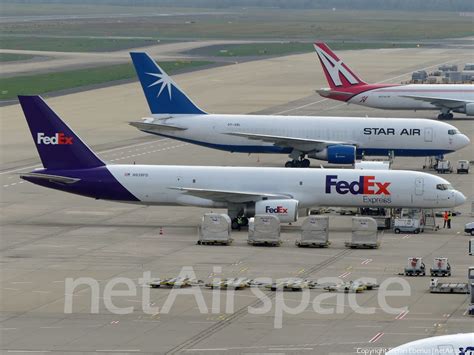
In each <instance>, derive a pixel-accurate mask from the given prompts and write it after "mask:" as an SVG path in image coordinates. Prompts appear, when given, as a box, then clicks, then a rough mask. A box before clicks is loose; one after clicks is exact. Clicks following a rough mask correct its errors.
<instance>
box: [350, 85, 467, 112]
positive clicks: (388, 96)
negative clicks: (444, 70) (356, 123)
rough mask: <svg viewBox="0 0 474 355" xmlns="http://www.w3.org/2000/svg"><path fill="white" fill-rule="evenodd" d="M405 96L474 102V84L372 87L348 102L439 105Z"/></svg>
mask: <svg viewBox="0 0 474 355" xmlns="http://www.w3.org/2000/svg"><path fill="white" fill-rule="evenodd" d="M407 96H419V97H430V98H437V99H439V100H449V99H452V100H456V101H459V102H460V106H462V104H461V102H462V101H465V102H474V85H469V84H455V85H454V84H408V85H400V86H398V85H397V86H388V87H382V88H379V89H372V90H368V91H364V92H361V93H360V94H357V95H355V96H353V97H352V98H351V99H350V100H348V101H347V102H348V103H351V104H357V105H362V106H367V107H375V108H381V109H393V110H439V109H440V106H439V105H435V104H432V103H430V102H429V101H422V100H418V99H414V98H411V97H407Z"/></svg>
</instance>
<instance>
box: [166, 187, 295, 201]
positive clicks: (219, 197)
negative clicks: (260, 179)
mask: <svg viewBox="0 0 474 355" xmlns="http://www.w3.org/2000/svg"><path fill="white" fill-rule="evenodd" d="M169 189H172V190H178V191H184V192H186V193H187V194H189V195H192V196H196V197H201V198H205V199H209V200H213V201H218V202H233V203H242V202H252V201H258V200H261V199H262V198H263V197H267V198H272V199H275V198H279V199H291V198H293V196H291V195H290V194H271V193H267V192H248V191H231V190H214V189H197V188H193V187H169Z"/></svg>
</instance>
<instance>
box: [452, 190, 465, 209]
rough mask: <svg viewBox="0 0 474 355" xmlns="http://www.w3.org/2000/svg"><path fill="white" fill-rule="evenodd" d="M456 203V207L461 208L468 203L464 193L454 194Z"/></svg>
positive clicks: (457, 192)
mask: <svg viewBox="0 0 474 355" xmlns="http://www.w3.org/2000/svg"><path fill="white" fill-rule="evenodd" d="M454 202H455V203H456V206H460V205H462V204H463V203H464V202H466V196H464V195H463V193H462V192H460V191H456V192H455V193H454Z"/></svg>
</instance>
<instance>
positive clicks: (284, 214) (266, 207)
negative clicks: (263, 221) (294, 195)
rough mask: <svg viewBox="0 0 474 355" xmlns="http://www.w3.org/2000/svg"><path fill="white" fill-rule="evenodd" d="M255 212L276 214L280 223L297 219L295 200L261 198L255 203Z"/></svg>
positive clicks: (296, 202) (296, 203)
mask: <svg viewBox="0 0 474 355" xmlns="http://www.w3.org/2000/svg"><path fill="white" fill-rule="evenodd" d="M255 214H270V215H273V216H277V217H278V218H279V219H280V222H282V223H289V222H296V221H297V220H298V201H297V200H290V199H288V200H262V201H257V202H256V203H255Z"/></svg>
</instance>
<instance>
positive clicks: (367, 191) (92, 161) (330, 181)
mask: <svg viewBox="0 0 474 355" xmlns="http://www.w3.org/2000/svg"><path fill="white" fill-rule="evenodd" d="M19 100H20V104H21V107H22V109H23V112H24V114H25V117H26V121H27V123H28V126H29V128H30V131H31V134H32V137H33V141H34V143H35V145H36V149H37V150H38V153H39V156H40V158H41V161H42V163H43V167H44V168H43V169H38V170H34V171H32V172H29V173H23V174H21V175H20V177H21V178H22V179H24V180H27V181H30V182H32V183H34V184H37V185H40V186H44V187H47V188H51V189H56V190H61V191H65V192H69V193H73V194H77V195H82V196H87V197H91V198H95V199H103V200H110V201H117V202H126V203H135V204H142V205H172V206H198V207H209V208H227V209H228V213H229V216H230V217H231V218H232V219H233V226H234V228H236V227H238V224H236V223H237V217H238V216H245V217H249V216H253V215H254V214H255V213H259V214H261V213H263V214H273V215H277V216H278V217H279V218H280V220H281V221H282V222H292V221H295V220H296V219H297V218H298V210H299V209H301V208H303V209H306V208H310V207H312V206H356V207H373V206H375V207H413V208H416V207H420V208H435V207H436V208H449V207H454V206H458V205H460V204H462V203H464V201H465V200H466V198H465V197H464V195H463V194H462V193H461V192H459V191H456V190H455V189H454V188H453V187H452V186H451V185H450V183H449V182H448V181H446V180H445V179H443V178H441V177H438V176H434V175H430V174H426V173H421V172H413V171H385V170H354V169H298V170H295V169H285V168H255V167H215V166H171V165H166V166H165V165H163V166H161V165H160V166H156V165H115V164H106V163H105V162H103V161H102V160H101V159H100V158H99V157H97V155H95V154H94V152H93V151H92V150H91V149H90V148H89V147H88V146H87V145H86V144H85V143H84V142H83V141H81V139H80V138H79V137H78V136H77V135H76V134H75V133H74V132H73V131H72V130H71V129H70V128H69V127H68V126H67V125H66V124H65V123H64V122H63V121H62V120H61V119H60V118H59V117H58V116H57V115H56V114H55V113H54V112H53V111H52V110H51V109H50V108H49V107H48V105H47V104H46V103H45V102H44V101H43V100H42V99H41V97H38V96H20V97H19Z"/></svg>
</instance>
